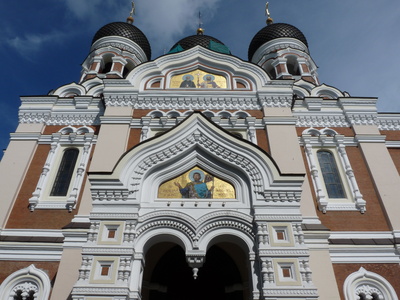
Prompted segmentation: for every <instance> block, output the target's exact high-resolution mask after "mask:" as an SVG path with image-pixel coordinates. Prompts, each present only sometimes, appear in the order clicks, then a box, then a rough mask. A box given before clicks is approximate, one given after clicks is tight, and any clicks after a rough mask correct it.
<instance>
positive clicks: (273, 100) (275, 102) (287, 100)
mask: <svg viewBox="0 0 400 300" xmlns="http://www.w3.org/2000/svg"><path fill="white" fill-rule="evenodd" d="M259 101H260V104H261V106H262V107H288V108H290V107H291V106H292V102H293V95H289V96H260V97H259Z"/></svg>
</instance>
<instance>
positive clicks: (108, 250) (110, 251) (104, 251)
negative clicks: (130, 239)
mask: <svg viewBox="0 0 400 300" xmlns="http://www.w3.org/2000/svg"><path fill="white" fill-rule="evenodd" d="M134 252H135V251H134V249H133V248H132V247H129V248H121V246H113V247H104V246H102V247H87V246H84V247H83V248H82V254H83V255H114V256H120V255H133V254H134Z"/></svg>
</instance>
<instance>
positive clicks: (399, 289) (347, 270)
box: [333, 264, 400, 299]
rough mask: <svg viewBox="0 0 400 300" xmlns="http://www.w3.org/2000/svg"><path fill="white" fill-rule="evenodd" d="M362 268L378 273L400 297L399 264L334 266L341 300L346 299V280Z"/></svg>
mask: <svg viewBox="0 0 400 300" xmlns="http://www.w3.org/2000/svg"><path fill="white" fill-rule="evenodd" d="M361 267H363V268H364V269H366V270H367V271H369V272H373V273H376V274H378V275H381V276H382V277H384V278H385V279H386V280H387V281H389V283H390V284H391V285H392V287H393V288H394V289H395V291H396V293H397V294H398V295H400V276H399V274H400V266H399V264H333V270H334V272H335V276H336V281H337V284H338V289H339V292H340V299H345V298H344V295H343V284H344V281H345V280H346V278H347V277H348V276H349V275H350V274H352V273H354V272H357V271H358V270H359V269H360V268H361Z"/></svg>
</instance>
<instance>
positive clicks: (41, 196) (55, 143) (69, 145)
mask: <svg viewBox="0 0 400 300" xmlns="http://www.w3.org/2000/svg"><path fill="white" fill-rule="evenodd" d="M93 140H94V131H93V129H92V128H90V127H86V126H82V127H79V128H76V127H73V126H67V127H64V128H62V129H60V130H59V131H58V132H57V133H54V134H52V136H51V141H50V151H49V153H48V155H47V159H46V162H45V164H44V166H43V169H42V173H41V174H40V177H39V180H38V183H37V185H36V189H35V191H34V192H33V193H32V197H31V198H30V199H29V209H30V210H31V211H34V210H35V209H68V210H69V211H72V209H74V207H75V205H76V201H77V199H78V195H79V192H80V189H81V186H82V182H83V177H84V175H85V170H86V167H87V163H88V160H89V154H90V149H91V147H92V144H93ZM39 142H42V143H49V138H48V137H46V136H43V140H39Z"/></svg>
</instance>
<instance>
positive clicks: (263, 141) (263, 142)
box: [256, 129, 271, 153]
mask: <svg viewBox="0 0 400 300" xmlns="http://www.w3.org/2000/svg"><path fill="white" fill-rule="evenodd" d="M256 135H257V143H258V147H260V148H261V149H263V150H264V151H265V152H267V153H271V152H270V149H269V143H268V138H267V132H266V130H265V129H258V130H256Z"/></svg>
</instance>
